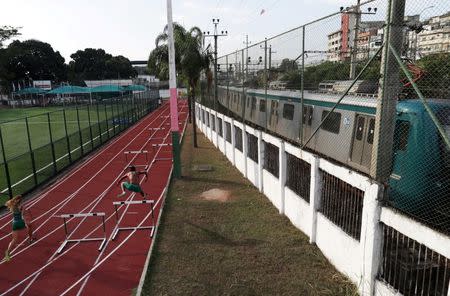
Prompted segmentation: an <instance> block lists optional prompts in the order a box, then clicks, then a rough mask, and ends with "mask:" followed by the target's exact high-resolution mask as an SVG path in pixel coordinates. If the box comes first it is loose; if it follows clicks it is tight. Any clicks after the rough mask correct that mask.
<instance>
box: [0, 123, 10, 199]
mask: <svg viewBox="0 0 450 296" xmlns="http://www.w3.org/2000/svg"><path fill="white" fill-rule="evenodd" d="M0 145H1V148H2V157H3V163H4V165H5V175H6V185H7V186H8V194H9V198H12V196H13V192H12V187H11V176H10V175H9V166H8V162H7V161H6V152H5V145H4V143H3V134H2V127H1V126H0Z"/></svg>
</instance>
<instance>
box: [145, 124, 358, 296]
mask: <svg viewBox="0 0 450 296" xmlns="http://www.w3.org/2000/svg"><path fill="white" fill-rule="evenodd" d="M190 133H191V128H188V130H187V133H186V138H185V140H184V144H183V150H182V162H183V178H181V179H178V180H175V181H173V182H172V184H171V188H170V191H169V194H168V196H167V200H166V206H165V211H164V214H163V217H162V220H161V227H160V229H159V230H160V231H159V233H158V237H157V240H156V245H155V249H154V253H153V255H152V258H151V263H150V265H149V270H148V273H147V277H146V279H145V283H144V290H143V294H144V295H356V287H355V286H354V285H353V284H351V283H350V282H349V280H348V279H347V278H346V277H344V276H343V275H341V274H340V273H339V272H338V271H337V270H336V269H335V268H334V267H333V266H332V265H331V264H330V263H329V262H328V261H327V260H326V259H325V257H324V256H323V255H322V253H321V252H320V251H319V249H318V248H317V247H315V246H313V245H310V244H309V242H308V238H307V237H306V236H305V235H304V234H302V233H301V232H300V231H299V230H298V229H296V228H295V227H294V226H293V225H292V224H291V223H290V222H289V220H288V219H287V218H286V217H284V216H280V215H279V214H278V211H277V210H276V208H275V207H274V206H273V205H272V204H271V203H270V201H269V200H268V199H267V198H266V197H265V196H264V195H262V194H261V193H259V191H258V190H257V189H256V188H255V187H253V186H252V185H251V184H250V183H249V182H248V181H247V180H245V179H244V177H243V176H242V175H241V173H240V172H239V171H237V170H236V169H235V168H233V167H232V166H231V165H230V163H229V162H228V161H227V159H226V158H225V156H224V155H222V154H221V153H220V152H219V151H218V150H216V149H215V148H214V147H213V146H212V144H210V143H209V142H208V141H207V139H206V138H205V137H203V135H201V134H200V133H199V138H198V139H199V148H197V149H194V148H193V147H192V141H191V140H192V139H191V134H190ZM201 164H209V165H212V166H213V170H212V171H207V172H202V171H201V170H200V171H198V170H194V169H193V168H194V167H195V166H198V165H201ZM214 188H218V189H222V190H226V191H229V192H230V193H231V198H230V199H229V200H228V201H225V202H223V201H217V200H214V201H208V200H205V199H202V198H200V197H199V196H200V195H201V194H202V193H203V192H205V191H207V190H211V189H214Z"/></svg>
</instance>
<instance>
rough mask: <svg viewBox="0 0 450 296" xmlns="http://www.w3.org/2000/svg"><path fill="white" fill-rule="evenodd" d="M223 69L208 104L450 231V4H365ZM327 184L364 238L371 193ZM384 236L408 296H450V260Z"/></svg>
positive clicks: (384, 275)
mask: <svg viewBox="0 0 450 296" xmlns="http://www.w3.org/2000/svg"><path fill="white" fill-rule="evenodd" d="M356 2H357V1H356V0H355V4H356ZM358 3H359V1H358ZM215 71H217V76H216V79H217V85H216V83H215V81H214V79H212V78H211V77H209V78H208V79H205V80H204V81H203V82H202V84H201V94H202V96H201V99H202V104H203V105H206V106H208V107H210V108H215V109H216V110H218V111H220V112H221V113H224V114H227V115H228V116H232V117H234V118H235V119H236V120H240V121H245V123H246V124H247V125H250V126H253V127H255V128H258V129H260V130H263V131H265V132H267V133H271V134H274V135H276V136H278V137H281V138H283V139H284V140H286V141H289V142H291V143H293V144H295V145H297V146H300V147H301V148H303V149H305V150H307V151H310V152H313V153H314V154H316V155H319V156H320V157H322V158H325V159H327V160H330V161H332V162H335V163H338V164H341V165H343V166H346V167H348V168H350V169H352V170H354V171H358V172H360V173H362V174H365V175H367V176H369V177H371V178H372V179H373V180H376V181H377V182H379V183H380V184H383V185H384V187H385V189H386V190H385V193H384V195H383V198H382V201H381V202H382V203H383V204H384V205H385V206H390V207H394V208H395V209H397V210H399V211H401V212H402V213H404V214H406V215H408V216H410V217H412V218H413V219H414V220H417V221H420V222H421V223H424V224H425V225H427V226H429V227H431V228H433V229H435V230H438V231H440V232H443V233H445V234H447V235H449V234H450V141H449V137H450V2H449V1H419V0H374V1H361V3H360V5H355V6H351V7H342V8H341V9H340V11H339V12H337V13H335V14H332V15H329V16H327V17H323V18H321V19H319V20H316V21H313V22H310V23H308V24H305V25H303V26H300V27H297V28H294V29H292V30H290V31H288V32H284V33H282V34H279V35H277V36H274V37H271V38H267V39H265V40H263V41H261V42H259V43H256V44H253V45H252V46H249V47H246V48H243V49H241V50H238V51H236V52H233V53H231V54H228V55H225V56H222V57H220V58H218V60H217V67H216V68H214V66H213V67H212V68H211V69H210V72H211V73H214V72H215ZM219 123H221V122H220V121H219ZM255 141H256V139H254V138H251V137H248V143H247V145H248V147H249V148H248V154H249V155H251V156H253V157H252V159H254V160H255V161H257V154H256V153H255V147H254V145H255V144H254V142H255ZM272 150H273V147H271V146H270V144H269V143H264V151H265V157H264V160H265V162H264V167H265V168H266V170H268V171H269V172H273V173H272V174H273V175H274V176H275V177H277V176H276V174H277V170H275V169H274V168H273V166H275V165H276V164H277V159H275V158H273V157H272V158H271V156H272V154H273V155H277V153H276V151H272ZM287 157H288V159H289V161H287V168H286V174H287V180H286V184H285V185H286V186H288V187H289V188H291V189H292V190H294V191H295V192H297V193H298V194H299V195H301V196H302V197H303V198H304V199H305V201H307V202H309V200H308V199H307V198H305V197H306V196H308V192H309V186H310V184H309V178H308V176H309V173H308V172H309V169H310V168H309V167H308V166H305V164H304V162H302V160H300V159H298V158H296V157H295V156H293V155H289V154H288V155H287ZM305 176H306V177H305ZM320 178H321V184H322V186H323V188H322V204H321V205H320V206H319V211H320V212H321V213H322V214H323V215H324V216H326V217H327V218H328V219H329V220H330V221H332V222H333V223H335V224H336V225H338V226H339V227H340V228H341V229H343V231H345V232H346V233H347V234H349V235H350V236H352V237H353V238H355V239H356V240H359V237H360V234H361V217H362V211H363V199H364V198H363V192H362V191H360V190H358V189H356V188H353V187H351V186H349V184H347V183H345V182H344V181H342V180H340V179H339V178H336V177H333V176H331V175H328V174H327V173H325V172H323V171H321V172H320ZM383 229H384V233H385V235H384V240H383V244H384V246H383V248H384V249H383V255H382V256H383V262H382V266H381V267H380V270H379V275H378V276H379V278H380V279H381V280H382V281H384V282H386V283H388V284H389V285H390V286H391V287H393V288H394V289H396V290H397V291H399V292H401V293H402V294H404V295H447V294H448V277H449V275H450V267H449V264H448V260H449V259H448V258H445V257H444V256H442V255H440V254H438V253H436V252H434V251H433V250H429V249H427V248H426V247H425V246H422V245H421V244H420V243H418V242H416V241H414V240H413V239H410V238H409V237H407V236H405V235H403V234H401V233H399V232H398V231H397V230H394V229H390V228H389V227H387V226H386V225H384V224H383Z"/></svg>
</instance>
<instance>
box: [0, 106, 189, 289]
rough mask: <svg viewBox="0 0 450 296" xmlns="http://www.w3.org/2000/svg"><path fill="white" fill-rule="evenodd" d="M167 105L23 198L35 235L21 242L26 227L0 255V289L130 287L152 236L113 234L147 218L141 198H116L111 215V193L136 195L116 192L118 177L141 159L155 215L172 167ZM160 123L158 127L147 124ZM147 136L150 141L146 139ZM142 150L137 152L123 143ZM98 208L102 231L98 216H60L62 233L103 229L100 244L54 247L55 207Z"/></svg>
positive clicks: (0, 241)
mask: <svg viewBox="0 0 450 296" xmlns="http://www.w3.org/2000/svg"><path fill="white" fill-rule="evenodd" d="M178 110H179V112H180V113H179V118H180V130H181V131H184V128H185V126H186V119H187V103H186V101H180V102H179V104H178ZM169 124H170V118H169V105H168V103H165V104H163V105H162V106H161V107H160V108H158V109H157V110H156V111H154V112H153V113H151V114H149V115H147V116H146V117H145V118H143V119H142V120H140V121H139V122H138V123H136V124H135V125H134V126H133V127H131V128H129V129H128V130H127V131H125V132H124V133H122V134H121V135H119V136H118V137H116V138H115V139H113V140H112V141H110V142H109V143H108V144H107V145H105V147H103V148H101V149H100V150H99V151H97V152H95V153H94V154H92V156H90V157H89V158H87V159H85V160H84V161H83V162H82V163H80V164H79V165H78V166H76V167H74V168H72V169H71V170H70V171H69V172H68V173H66V174H65V176H63V177H62V178H61V179H59V180H58V181H56V182H55V183H54V184H52V185H51V186H49V187H48V188H46V189H45V190H43V191H42V192H40V193H39V195H38V196H36V197H35V198H33V199H30V200H28V201H27V202H26V203H25V208H29V209H30V210H31V213H32V215H33V227H34V228H35V234H36V236H37V240H36V241H35V242H33V243H32V244H28V242H27V240H26V233H25V232H26V231H23V233H22V234H21V241H20V244H19V246H18V247H16V249H15V250H14V251H13V254H12V259H11V261H9V262H4V261H1V262H0V295H108V296H113V295H130V294H131V293H132V290H133V289H134V288H136V287H137V286H138V284H139V280H140V277H141V274H142V272H143V268H144V264H145V260H146V258H147V254H148V251H149V248H150V246H151V243H152V239H151V238H150V230H148V229H143V230H135V231H133V230H124V231H120V232H119V233H118V235H117V237H116V238H115V239H114V240H111V234H112V232H113V231H114V229H115V227H117V225H119V226H120V227H135V226H139V225H141V226H149V225H152V224H153V222H152V219H151V215H150V213H151V211H150V206H149V205H148V204H137V205H134V204H133V205H122V206H120V207H119V211H118V213H119V220H117V219H116V216H115V211H114V206H113V202H114V201H139V200H142V197H141V196H140V195H134V194H130V193H128V194H127V195H126V196H125V197H123V198H117V197H116V196H117V194H118V193H119V192H120V188H119V187H118V186H116V183H117V180H118V178H120V176H121V175H122V174H123V173H124V170H125V169H126V168H127V167H128V166H129V165H130V164H134V165H138V166H142V167H138V168H139V169H140V170H142V169H144V167H143V166H145V165H148V168H147V170H148V181H147V182H141V185H142V188H143V189H144V191H145V192H146V193H148V194H149V197H148V199H150V200H154V201H155V203H156V204H155V207H154V221H155V223H156V221H158V217H159V215H160V210H161V205H163V204H164V197H165V195H164V193H165V191H166V188H167V185H168V180H169V177H170V173H171V169H172V161H171V160H159V159H164V158H171V157H172V147H171V146H169V145H161V146H160V145H157V144H162V143H171V135H170V125H169ZM152 128H162V129H152ZM154 144H155V145H154ZM137 150H147V151H148V154H147V159H146V158H145V154H129V155H128V156H127V159H126V158H125V154H124V152H125V151H137ZM92 212H103V213H105V214H106V216H105V224H106V233H104V232H103V228H102V223H101V218H100V217H77V218H69V219H67V226H68V231H69V233H70V237H71V238H74V239H78V238H94V237H103V236H106V238H107V241H106V245H105V246H104V247H103V249H102V250H101V251H99V250H98V247H99V246H100V242H99V241H92V242H81V243H69V244H67V245H66V247H65V248H64V249H63V250H62V252H61V253H60V254H57V252H56V251H57V249H58V248H59V247H60V246H61V243H62V242H63V241H64V240H65V232H64V224H63V219H62V218H61V217H60V215H62V214H75V213H92ZM11 219H12V218H11V215H10V214H6V215H3V216H1V217H0V250H1V252H2V253H1V255H3V252H4V250H6V248H7V245H8V244H9V242H10V239H11V233H10V232H11Z"/></svg>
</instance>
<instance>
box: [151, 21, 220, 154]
mask: <svg viewBox="0 0 450 296" xmlns="http://www.w3.org/2000/svg"><path fill="white" fill-rule="evenodd" d="M167 30H168V27H167V26H166V27H165V28H164V31H163V33H161V34H159V35H158V36H157V37H156V40H155V44H156V48H155V49H154V50H153V51H152V52H151V53H150V57H149V60H148V68H149V70H150V73H152V74H155V75H156V76H158V78H160V79H168V77H169V71H168V68H169V66H168V60H169V59H168V57H169V55H168V47H167V40H168V38H169V36H168V31H167ZM173 34H174V40H175V65H176V69H177V73H178V75H179V76H181V79H183V80H185V82H186V83H187V85H188V106H189V122H191V116H192V117H193V120H192V122H193V129H194V146H195V147H197V134H196V126H195V112H193V110H194V108H192V106H193V104H194V102H195V90H196V89H197V84H198V82H199V80H200V75H201V72H202V71H205V72H206V73H207V74H208V75H210V73H209V72H210V69H209V64H210V61H211V59H212V57H211V55H210V54H209V53H205V52H204V51H203V50H202V38H203V36H202V32H201V30H200V29H199V28H198V27H192V28H191V29H190V30H189V31H187V30H186V29H185V28H183V26H181V25H179V24H177V23H174V24H173Z"/></svg>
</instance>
